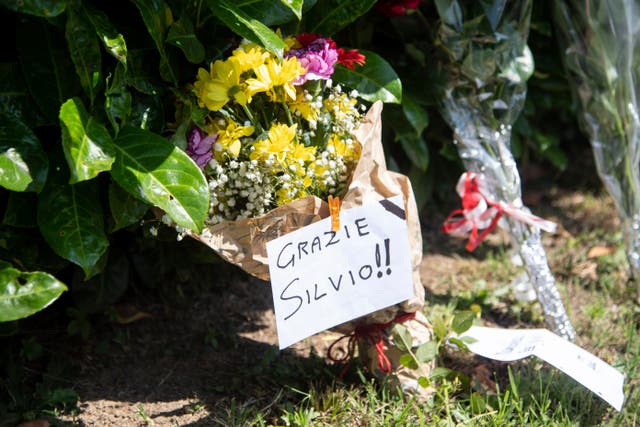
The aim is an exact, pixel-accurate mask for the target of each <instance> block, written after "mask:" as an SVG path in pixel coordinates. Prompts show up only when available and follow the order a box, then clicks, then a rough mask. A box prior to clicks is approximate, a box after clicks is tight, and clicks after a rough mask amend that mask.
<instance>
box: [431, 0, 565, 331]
mask: <svg viewBox="0 0 640 427" xmlns="http://www.w3.org/2000/svg"><path fill="white" fill-rule="evenodd" d="M436 4H437V7H438V12H439V14H440V17H441V20H442V24H441V26H440V28H439V31H438V42H439V46H440V47H441V49H442V52H443V53H444V55H443V60H442V63H441V65H442V72H443V73H442V75H443V76H444V77H445V78H444V80H445V81H444V88H443V91H442V95H441V100H440V101H441V108H440V109H441V112H442V115H443V117H444V118H445V120H446V121H447V122H448V124H449V125H450V126H451V128H452V129H453V130H454V143H455V144H456V147H457V149H458V153H459V155H460V157H461V158H462V160H463V162H464V164H465V167H466V168H467V170H469V171H471V172H475V173H477V174H481V175H482V176H483V180H484V181H485V183H486V186H487V190H488V191H489V192H490V193H491V195H492V197H493V198H494V199H495V200H500V201H503V202H505V203H509V204H510V205H511V206H514V207H516V208H520V209H522V210H524V211H526V212H528V210H527V209H526V207H524V206H523V204H522V199H521V187H520V175H519V173H518V168H517V165H516V162H515V160H514V158H513V154H512V153H511V149H510V143H511V125H512V124H513V122H514V121H515V119H516V117H517V116H518V114H519V113H520V111H521V109H522V107H523V104H524V100H525V98H526V91H527V86H526V81H527V79H528V78H529V77H530V75H531V74H532V72H533V57H532V55H531V52H530V50H529V48H528V47H527V37H528V33H529V21H530V16H531V6H532V3H531V1H530V0H515V1H509V2H507V1H506V0H494V1H487V0H481V1H478V2H462V1H457V0H448V1H439V2H437V3H436ZM500 225H501V226H503V227H504V228H506V229H507V230H508V231H509V233H510V235H511V237H512V242H513V244H514V247H515V248H516V249H517V250H518V252H519V254H520V256H521V258H522V260H523V264H524V267H525V269H526V272H527V274H528V276H529V280H530V282H531V285H532V287H533V289H534V290H535V292H536V295H537V298H538V301H539V302H540V304H541V306H542V309H543V311H544V315H545V319H546V321H547V323H548V325H549V326H550V328H551V329H552V330H553V331H554V332H556V333H558V334H559V335H561V336H563V337H565V338H567V339H570V340H572V339H573V338H574V337H575V332H574V330H573V327H572V326H571V323H570V321H569V318H568V316H567V314H566V312H565V309H564V305H563V303H562V300H561V298H560V295H559V293H558V290H557V288H556V286H555V280H554V278H553V275H552V274H551V271H550V269H549V266H548V263H547V257H546V253H545V251H544V247H543V246H542V243H541V239H540V230H539V229H538V228H536V227H530V226H528V225H526V224H523V223H521V222H518V221H516V220H514V219H513V218H510V217H505V218H503V220H501V222H500Z"/></svg>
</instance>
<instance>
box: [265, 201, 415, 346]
mask: <svg viewBox="0 0 640 427" xmlns="http://www.w3.org/2000/svg"><path fill="white" fill-rule="evenodd" d="M267 256H268V259H269V274H270V276H271V289H272V292H273V301H274V311H275V316H276V326H277V330H278V342H279V346H280V349H283V348H286V347H288V346H290V345H291V344H294V343H296V342H298V341H300V340H302V339H304V338H306V337H309V336H311V335H313V334H316V333H318V332H321V331H323V330H326V329H329V328H331V327H333V326H336V325H339V324H341V323H344V322H347V321H349V320H352V319H355V318H357V317H360V316H364V315H366V314H369V313H372V312H374V311H377V310H380V309H383V308H386V307H389V306H392V305H394V304H397V303H399V302H402V301H405V300H407V299H409V298H411V297H412V296H413V284H412V276H411V274H412V273H411V263H410V260H409V237H408V234H407V222H406V216H405V211H404V202H403V199H402V196H396V197H392V198H389V199H384V200H381V201H380V202H376V203H372V204H369V205H365V206H360V207H357V208H353V209H348V210H342V211H341V212H340V229H339V230H338V231H332V230H331V218H325V219H323V220H321V221H318V222H316V223H314V224H311V225H309V226H307V227H304V228H301V229H299V230H296V231H293V232H291V233H289V234H286V235H284V236H282V237H279V238H277V239H274V240H272V241H270V242H268V243H267Z"/></svg>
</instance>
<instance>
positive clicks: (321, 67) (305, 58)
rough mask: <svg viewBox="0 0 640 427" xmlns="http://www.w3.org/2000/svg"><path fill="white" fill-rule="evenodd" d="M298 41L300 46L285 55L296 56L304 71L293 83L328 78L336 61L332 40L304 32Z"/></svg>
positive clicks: (336, 52)
mask: <svg viewBox="0 0 640 427" xmlns="http://www.w3.org/2000/svg"><path fill="white" fill-rule="evenodd" d="M298 41H299V42H300V43H301V44H302V47H301V48H299V49H290V50H289V51H288V52H287V53H286V54H285V56H286V57H287V58H290V57H292V56H295V57H296V58H298V61H299V62H300V64H301V65H302V67H303V68H304V69H305V70H306V73H305V74H303V75H301V76H299V77H298V78H297V79H296V80H294V82H293V84H294V85H301V84H304V83H305V82H306V81H307V80H327V79H328V78H330V77H331V76H332V75H333V67H334V65H335V64H336V62H338V51H337V50H336V48H335V43H334V42H333V40H331V39H325V38H322V37H317V36H315V35H313V34H306V33H305V34H301V35H300V37H299V38H298ZM305 42H307V43H306V44H305Z"/></svg>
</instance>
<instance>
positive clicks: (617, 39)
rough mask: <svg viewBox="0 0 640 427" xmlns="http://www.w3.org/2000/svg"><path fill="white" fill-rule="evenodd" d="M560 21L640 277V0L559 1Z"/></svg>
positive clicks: (586, 118)
mask: <svg viewBox="0 0 640 427" xmlns="http://www.w3.org/2000/svg"><path fill="white" fill-rule="evenodd" d="M554 12H555V13H554V18H555V24H556V25H555V27H556V30H557V31H556V32H557V34H558V36H559V40H560V43H561V45H562V48H563V50H564V52H563V55H562V57H563V59H564V63H565V66H566V69H567V72H568V74H569V84H570V85H571V86H572V88H573V90H574V93H575V94H576V95H577V98H578V99H579V101H580V106H581V113H580V115H579V118H580V122H581V126H582V128H583V130H584V131H585V132H586V134H587V135H588V137H589V139H590V140H591V146H592V148H593V154H594V157H595V160H596V166H597V169H598V174H599V176H600V178H601V180H602V182H603V183H604V186H605V188H606V189H607V191H608V192H609V194H610V195H611V197H612V198H613V200H614V202H615V205H616V208H617V211H618V215H619V217H620V221H621V227H622V233H623V236H624V239H625V244H626V248H627V259H628V260H629V264H630V267H631V271H632V273H633V275H634V276H635V278H636V279H637V278H638V277H640V168H639V166H640V141H639V139H640V120H639V118H638V99H637V95H638V93H637V90H638V86H637V85H638V83H636V82H638V81H640V51H639V49H640V25H639V23H640V2H638V1H637V0H615V1H614V0H563V1H558V2H556V5H555V11H554Z"/></svg>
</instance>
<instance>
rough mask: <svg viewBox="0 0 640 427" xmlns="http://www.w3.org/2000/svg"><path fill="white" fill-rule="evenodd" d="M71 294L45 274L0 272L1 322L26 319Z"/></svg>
mask: <svg viewBox="0 0 640 427" xmlns="http://www.w3.org/2000/svg"><path fill="white" fill-rule="evenodd" d="M66 290H67V287H66V286H65V285H64V283H62V282H60V281H59V280H58V279H56V278H55V277H53V276H52V275H50V274H48V273H44V272H42V271H34V272H23V271H20V270H18V269H15V268H13V267H7V266H6V265H3V267H2V268H0V322H8V321H10V320H16V319H22V318H24V317H27V316H30V315H32V314H34V313H37V312H38V311H40V310H42V309H43V308H45V307H47V306H48V305H49V304H51V303H52V302H54V301H55V300H56V299H58V297H59V296H60V295H61V294H62V293H63V292H64V291H66Z"/></svg>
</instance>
